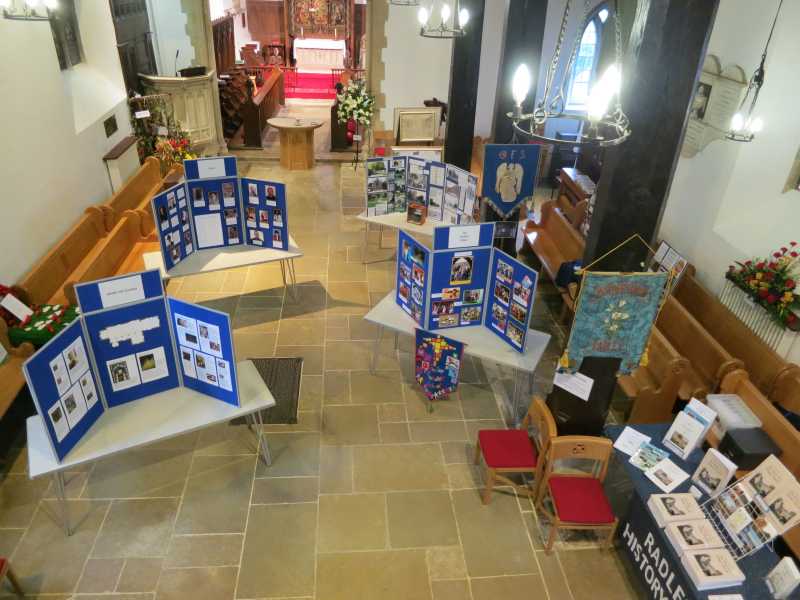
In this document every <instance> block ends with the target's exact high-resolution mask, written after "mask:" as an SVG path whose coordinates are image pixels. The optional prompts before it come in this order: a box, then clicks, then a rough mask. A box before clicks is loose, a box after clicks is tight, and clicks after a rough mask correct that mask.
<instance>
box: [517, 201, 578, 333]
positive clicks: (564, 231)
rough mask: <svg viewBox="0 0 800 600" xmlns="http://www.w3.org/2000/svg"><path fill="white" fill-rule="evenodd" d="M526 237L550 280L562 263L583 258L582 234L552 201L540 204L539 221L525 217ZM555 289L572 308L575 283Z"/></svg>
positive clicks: (573, 308) (566, 305)
mask: <svg viewBox="0 0 800 600" xmlns="http://www.w3.org/2000/svg"><path fill="white" fill-rule="evenodd" d="M525 239H526V240H527V242H528V245H529V246H530V248H531V250H533V252H534V254H536V256H537V258H538V259H539V261H540V262H541V263H542V270H543V271H545V272H546V273H547V275H548V277H550V279H551V280H552V281H553V283H555V281H556V275H557V274H558V269H559V267H560V266H561V265H562V264H563V263H565V262H569V261H573V260H578V259H581V258H583V251H584V247H585V242H584V239H583V237H581V234H580V233H578V231H577V230H576V229H575V228H574V227H573V226H572V225H571V224H570V222H569V221H568V220H567V218H566V217H565V216H564V214H563V213H562V212H561V211H560V210H559V209H558V208H557V207H556V205H555V204H554V203H553V202H552V201H551V202H545V203H544V204H543V205H542V217H541V220H540V222H539V223H538V224H537V223H536V222H534V221H528V224H527V225H526V227H525ZM558 290H559V292H560V293H561V298H562V299H563V300H564V308H565V311H566V309H569V310H570V311H571V312H575V300H576V292H577V286H575V285H572V286H570V287H569V289H568V288H563V287H559V288H558ZM563 316H564V314H562V317H563Z"/></svg>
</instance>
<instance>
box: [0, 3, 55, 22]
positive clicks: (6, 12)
mask: <svg viewBox="0 0 800 600" xmlns="http://www.w3.org/2000/svg"><path fill="white" fill-rule="evenodd" d="M57 8H58V0H24V2H23V1H22V0H0V10H2V13H3V16H4V17H5V18H6V19H15V20H18V21H49V20H50V16H51V12H52V11H54V10H56V9H57Z"/></svg>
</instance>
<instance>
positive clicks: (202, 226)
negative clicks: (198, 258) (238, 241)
mask: <svg viewBox="0 0 800 600" xmlns="http://www.w3.org/2000/svg"><path fill="white" fill-rule="evenodd" d="M194 229H195V231H196V232H197V247H198V248H211V247H213V246H222V244H223V243H224V240H223V239H222V225H221V222H220V217H219V213H214V214H210V215H198V216H196V217H195V218H194Z"/></svg>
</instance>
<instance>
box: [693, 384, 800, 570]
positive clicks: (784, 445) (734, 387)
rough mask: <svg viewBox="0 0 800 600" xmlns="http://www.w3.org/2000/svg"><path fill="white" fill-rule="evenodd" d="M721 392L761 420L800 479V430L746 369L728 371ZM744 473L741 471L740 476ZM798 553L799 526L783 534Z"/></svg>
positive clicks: (711, 438)
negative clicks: (762, 391) (739, 400)
mask: <svg viewBox="0 0 800 600" xmlns="http://www.w3.org/2000/svg"><path fill="white" fill-rule="evenodd" d="M720 392H721V393H723V394H736V395H738V396H739V397H740V398H741V399H742V400H744V402H745V404H747V406H748V407H749V408H750V410H752V411H753V413H754V414H755V415H756V416H757V417H758V418H759V420H760V421H761V426H762V428H763V429H764V431H765V432H766V433H767V435H769V437H770V438H772V441H773V442H775V443H776V444H777V445H778V446H779V447H780V448H781V450H782V453H781V456H780V459H781V462H782V463H783V464H784V465H786V468H787V469H789V471H791V472H792V473H793V474H794V476H795V477H797V478H799V479H800V451H798V449H800V431H798V430H797V429H795V428H794V427H793V426H792V424H791V423H789V421H787V420H786V419H785V418H784V417H783V415H782V414H781V413H780V412H778V410H777V409H776V408H775V407H774V406H773V405H772V402H771V401H770V400H768V399H767V398H766V397H765V396H764V394H762V393H761V392H760V390H759V389H758V387H757V386H756V385H755V383H754V382H753V381H751V380H750V379H749V377H748V376H747V372H745V371H744V370H741V369H737V370H736V371H733V372H731V373H728V374H727V375H726V376H725V378H724V379H723V380H722V384H721V385H720ZM719 441H720V440H718V439H716V438H715V437H714V435H713V433H709V436H708V442H709V443H710V444H711V445H712V446H714V447H716V446H717V445H718V444H719ZM743 474H744V472H741V471H740V472H739V473H737V475H739V476H741V475H743ZM783 539H784V541H785V542H786V543H787V544H788V545H789V547H790V548H791V549H792V551H793V552H794V553H795V555H797V556H800V529H799V528H797V527H795V528H794V529H793V530H792V531H790V532H788V533H787V534H785V535H784V536H783Z"/></svg>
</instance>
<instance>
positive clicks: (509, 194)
mask: <svg viewBox="0 0 800 600" xmlns="http://www.w3.org/2000/svg"><path fill="white" fill-rule="evenodd" d="M540 148H541V146H539V145H537V144H487V145H486V146H484V157H483V190H482V191H483V194H482V195H483V197H484V198H485V199H486V200H487V201H488V202H489V203H490V204H491V205H492V206H493V207H494V209H495V210H496V211H497V212H499V213H500V214H501V215H503V216H504V217H507V216H508V215H510V214H511V213H512V212H513V211H514V209H515V208H517V206H519V203H520V202H522V201H523V200H524V199H525V198H528V197H531V196H533V192H534V189H535V186H536V176H537V173H538V172H539V151H540Z"/></svg>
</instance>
